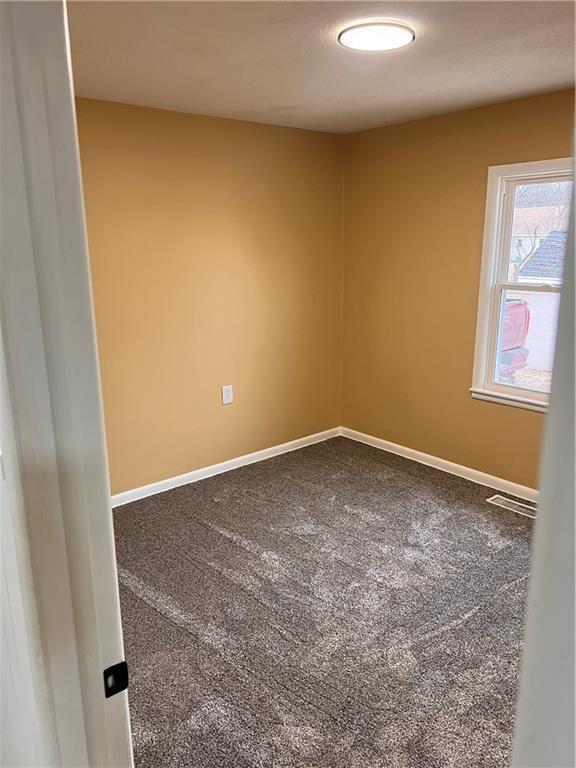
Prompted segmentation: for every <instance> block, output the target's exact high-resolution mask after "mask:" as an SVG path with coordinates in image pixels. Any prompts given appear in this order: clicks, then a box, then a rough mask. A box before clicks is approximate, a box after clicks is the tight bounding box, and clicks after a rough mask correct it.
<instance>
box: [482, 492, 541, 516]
mask: <svg viewBox="0 0 576 768" xmlns="http://www.w3.org/2000/svg"><path fill="white" fill-rule="evenodd" d="M486 501H487V502H488V504H494V505H495V506H497V507H502V508H503V509H507V510H509V511H510V512H515V513H516V514H517V515H524V517H531V518H532V519H533V520H534V519H535V518H536V504H532V503H531V502H529V501H518V500H517V499H510V498H509V497H508V496H501V495H500V494H499V493H497V494H495V495H494V496H490V498H489V499H486Z"/></svg>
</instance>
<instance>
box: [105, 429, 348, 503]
mask: <svg viewBox="0 0 576 768" xmlns="http://www.w3.org/2000/svg"><path fill="white" fill-rule="evenodd" d="M339 434H340V427H334V428H333V429H326V430H325V431H324V432H316V434H314V435H306V437H300V438H298V440H291V441H290V442H289V443H282V444H281V445H274V446H272V448H264V449H263V450H261V451H255V452H254V453H247V454H246V455H244V456H238V457H237V458H235V459H229V460H228V461H222V462H220V463H219V464H211V465H210V466H208V467H201V468H200V469H193V470H192V472H186V473H185V474H183V475H176V477H169V478H168V479H167V480H160V481H159V482H157V483H151V484H150V485H143V486H142V487H141V488H134V489H133V490H132V491H124V492H123V493H117V494H116V495H115V496H112V506H113V507H120V506H122V504H129V503H130V502H131V501H138V499H144V498H146V496H154V494H156V493H162V492H163V491H169V490H170V489H171V488H178V487H179V486H181V485H188V483H195V482H196V481H198V480H203V479H204V478H205V477H212V476H213V475H220V474H221V473H222V472H229V471H230V470H231V469H237V468H238V467H243V466H245V465H246V464H255V463H256V462H257V461H264V459H271V458H272V457H273V456H279V455H280V454H281V453H289V452H290V451H296V450H297V449H298V448H304V447H305V446H307V445H313V444H314V443H321V442H322V441H323V440H329V439H330V438H331V437H338V435H339Z"/></svg>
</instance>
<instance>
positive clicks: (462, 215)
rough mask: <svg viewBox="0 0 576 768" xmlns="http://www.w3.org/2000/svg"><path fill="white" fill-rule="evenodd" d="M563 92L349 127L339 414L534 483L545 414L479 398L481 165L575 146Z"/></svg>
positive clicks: (390, 436) (351, 422)
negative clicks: (353, 130)
mask: <svg viewBox="0 0 576 768" xmlns="http://www.w3.org/2000/svg"><path fill="white" fill-rule="evenodd" d="M572 110H573V102H572V100H571V94H570V93H569V92H563V93H557V94H549V95H545V96H538V97H533V98H529V99H522V100H517V101H512V102H507V103H504V104H499V105H492V106H489V107H483V108H481V109H476V110H468V111H465V112H459V113H454V114H451V115H445V116H442V117H436V118H431V119H426V120H419V121H417V122H412V123H405V124H403V125H397V126H392V127H388V128H382V129H378V130H374V131H367V132H364V133H359V134H355V135H352V136H348V137H346V140H345V143H344V147H343V150H344V169H343V173H344V182H343V183H344V207H343V210H344V262H345V270H344V333H345V338H344V365H343V367H344V390H343V391H344V401H343V418H342V421H343V423H344V424H345V425H346V426H348V427H351V428H354V429H358V430H360V431H363V432H368V433H369V434H371V435H376V436H378V437H381V438H384V439H386V440H390V441H392V442H395V443H399V444H401V445H404V446H408V447H410V448H415V449H417V450H420V451H424V452H426V453H431V454H433V455H435V456H439V457H442V458H445V459H449V460H451V461H455V462H457V463H459V464H463V465H465V466H469V467H474V468H475V469H479V470H481V471H484V472H488V473H490V474H494V475H497V476H499V477H503V478H506V479H509V480H512V481H515V482H518V483H522V484H526V485H529V486H532V487H535V486H536V484H537V466H538V453H539V447H540V438H541V434H542V426H543V416H541V415H539V414H537V413H533V412H530V411H526V410H521V409H519V408H511V407H507V406H502V405H496V404H494V403H487V402H482V401H479V400H473V399H472V398H471V397H470V394H469V392H468V388H469V387H470V385H471V381H472V363H473V354H474V338H475V328H476V309H477V297H478V284H479V277H480V264H481V249H482V230H483V223H484V203H485V192H486V178H487V169H488V166H490V165H498V164H503V163H515V162H523V161H528V160H541V159H545V158H552V157H565V156H567V155H569V154H571V125H572Z"/></svg>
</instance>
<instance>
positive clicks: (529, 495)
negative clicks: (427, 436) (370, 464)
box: [340, 427, 538, 502]
mask: <svg viewBox="0 0 576 768" xmlns="http://www.w3.org/2000/svg"><path fill="white" fill-rule="evenodd" d="M340 434H341V435H342V436H343V437H349V438H350V439H351V440H357V441H358V442H359V443H365V444H366V445H371V446H372V447H373V448H380V450H382V451H388V453H395V454H396V455H398V456H404V458H406V459H411V460H412V461H417V462H418V463H419V464H426V465H427V466H428V467H434V469H440V470H441V471H442V472H448V474H450V475H457V476H458V477H463V478H464V479H465V480H471V481H472V482H473V483H478V484H479V485H485V486H486V487H487V488H495V489H496V490H497V491H501V492H502V493H508V494H510V495H512V496H519V497H520V498H522V499H528V501H534V502H537V501H538V491H536V490H535V489H534V488H528V486H526V485H519V484H518V483H512V482H511V481H510V480H503V479H502V478H501V477H495V476H494V475H488V474H486V473H485V472H479V471H478V470H477V469H471V468H470V467H463V466H462V465H461V464H455V463H454V462H453V461H447V460H446V459H439V458H438V457H437V456H432V455H431V454H429V453H422V452H421V451H416V450H414V448H405V447H404V446H403V445H397V444H396V443H390V442H388V440H382V438H380V437H373V436H372V435H366V434H364V433H363V432H357V431H356V430H355V429H348V427H340Z"/></svg>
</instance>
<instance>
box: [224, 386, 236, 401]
mask: <svg viewBox="0 0 576 768" xmlns="http://www.w3.org/2000/svg"><path fill="white" fill-rule="evenodd" d="M233 402H234V387H233V386H232V384H225V385H224V386H223V387H222V405H230V403H233Z"/></svg>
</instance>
